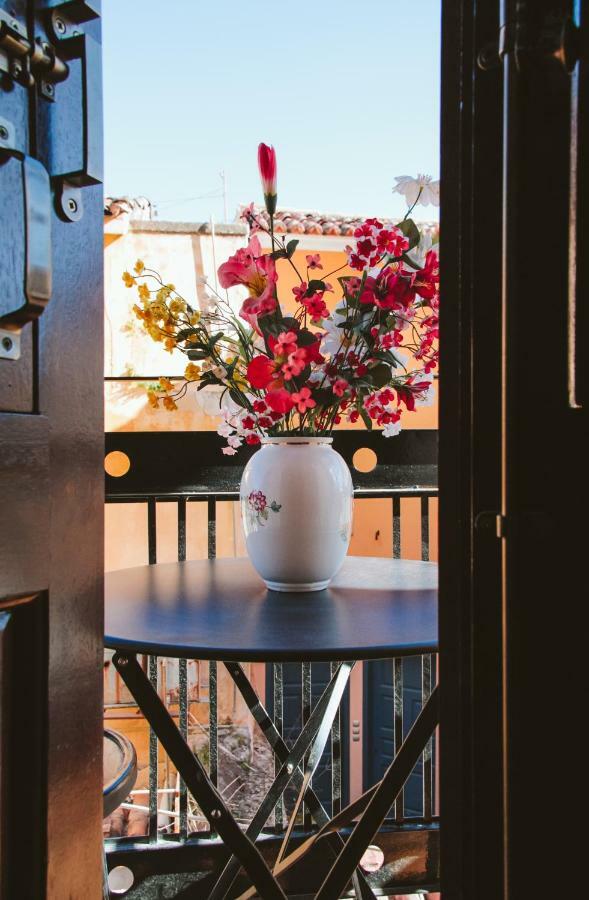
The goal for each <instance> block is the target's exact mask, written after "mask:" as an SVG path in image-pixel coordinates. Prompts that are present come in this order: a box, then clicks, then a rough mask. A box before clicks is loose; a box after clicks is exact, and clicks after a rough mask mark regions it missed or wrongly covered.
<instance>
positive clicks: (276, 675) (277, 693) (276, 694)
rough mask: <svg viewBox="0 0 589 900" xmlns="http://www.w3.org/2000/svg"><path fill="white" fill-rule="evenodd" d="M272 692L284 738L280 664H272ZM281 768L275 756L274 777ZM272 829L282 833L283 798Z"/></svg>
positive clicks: (282, 686) (277, 726)
mask: <svg viewBox="0 0 589 900" xmlns="http://www.w3.org/2000/svg"><path fill="white" fill-rule="evenodd" d="M272 692H273V704H274V725H275V727H276V729H277V731H278V733H279V735H280V736H281V737H284V733H283V706H282V704H283V692H284V681H283V672H282V663H273V664H272ZM281 768H282V764H281V762H280V760H279V759H278V757H277V756H275V757H274V777H275V778H276V777H277V776H278V773H279V772H280V769H281ZM274 827H275V829H276V831H282V829H283V827H284V797H282V796H281V797H280V800H279V801H278V803H277V804H276V806H275V807H274Z"/></svg>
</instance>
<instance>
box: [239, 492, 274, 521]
mask: <svg viewBox="0 0 589 900" xmlns="http://www.w3.org/2000/svg"><path fill="white" fill-rule="evenodd" d="M281 509H282V504H281V503H278V502H277V501H276V500H272V502H271V503H268V499H267V497H266V495H265V494H264V492H263V491H250V493H249V495H248V498H247V505H246V509H245V514H246V516H247V518H248V524H249V525H250V527H251V526H254V525H264V524H265V523H266V522H267V521H268V518H269V517H270V512H274V513H278V512H280V510H281Z"/></svg>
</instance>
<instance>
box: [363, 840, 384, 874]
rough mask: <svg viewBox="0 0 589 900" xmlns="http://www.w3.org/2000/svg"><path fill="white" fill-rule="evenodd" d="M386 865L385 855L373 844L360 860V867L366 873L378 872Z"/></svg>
mask: <svg viewBox="0 0 589 900" xmlns="http://www.w3.org/2000/svg"><path fill="white" fill-rule="evenodd" d="M383 863H384V853H383V852H382V850H381V849H380V847H377V846H376V844H371V845H370V846H369V847H368V849H367V850H366V852H365V853H364V856H363V857H362V859H361V860H360V867H361V868H362V869H363V870H364V871H365V872H378V870H379V869H382V866H383Z"/></svg>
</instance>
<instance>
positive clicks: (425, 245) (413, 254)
mask: <svg viewBox="0 0 589 900" xmlns="http://www.w3.org/2000/svg"><path fill="white" fill-rule="evenodd" d="M431 249H432V236H431V234H429V233H428V232H427V231H422V232H421V237H420V238H419V244H417V246H416V247H413V249H412V250H409V251H408V252H407V256H408V257H409V259H410V260H411V262H414V263H415V265H416V266H419V268H420V269H422V268H423V267H424V265H425V257H426V256H427V254H428V252H429V251H430V250H431Z"/></svg>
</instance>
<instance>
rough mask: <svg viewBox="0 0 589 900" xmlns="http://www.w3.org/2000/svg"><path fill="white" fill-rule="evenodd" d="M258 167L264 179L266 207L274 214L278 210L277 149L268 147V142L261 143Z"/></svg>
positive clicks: (263, 187)
mask: <svg viewBox="0 0 589 900" xmlns="http://www.w3.org/2000/svg"><path fill="white" fill-rule="evenodd" d="M258 168H259V170H260V178H261V179H262V189H263V191H264V201H265V203H266V209H267V210H268V213H269V214H270V215H271V216H273V215H274V213H275V212H276V151H275V150H274V147H268V145H267V144H260V145H259V147H258Z"/></svg>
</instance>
